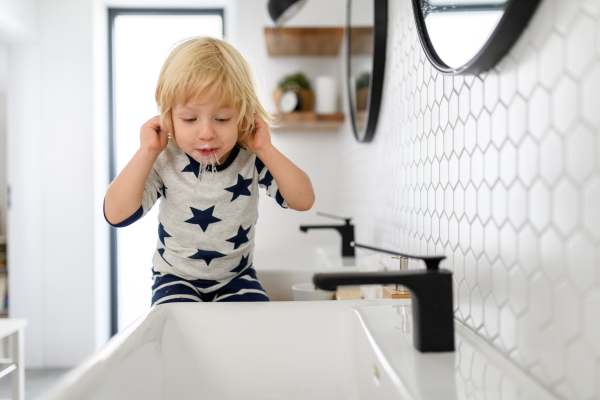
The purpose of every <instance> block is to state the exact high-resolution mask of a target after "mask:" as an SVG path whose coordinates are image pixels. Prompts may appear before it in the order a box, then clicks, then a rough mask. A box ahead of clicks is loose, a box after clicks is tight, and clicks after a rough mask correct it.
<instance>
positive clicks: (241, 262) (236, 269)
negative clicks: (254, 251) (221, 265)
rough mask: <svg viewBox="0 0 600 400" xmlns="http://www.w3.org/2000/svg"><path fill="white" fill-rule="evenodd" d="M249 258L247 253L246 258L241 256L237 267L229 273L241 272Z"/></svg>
mask: <svg viewBox="0 0 600 400" xmlns="http://www.w3.org/2000/svg"><path fill="white" fill-rule="evenodd" d="M249 258H250V253H248V255H247V256H246V257H244V256H242V260H241V261H240V263H239V265H238V266H237V267H235V268H234V269H232V270H231V271H229V272H235V273H238V272H242V270H243V269H244V268H245V267H246V266H247V265H248V259H249Z"/></svg>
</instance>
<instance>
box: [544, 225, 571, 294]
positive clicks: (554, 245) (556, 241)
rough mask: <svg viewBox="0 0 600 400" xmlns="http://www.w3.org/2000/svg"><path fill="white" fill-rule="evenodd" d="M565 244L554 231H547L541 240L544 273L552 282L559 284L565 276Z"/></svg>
mask: <svg viewBox="0 0 600 400" xmlns="http://www.w3.org/2000/svg"><path fill="white" fill-rule="evenodd" d="M564 253H565V252H564V244H563V241H562V238H561V237H560V235H559V234H558V232H556V231H555V230H554V229H549V230H547V231H545V232H544V233H543V234H542V236H541V238H540V263H541V266H542V272H543V273H544V274H545V275H546V277H547V278H548V280H549V281H550V282H558V281H560V280H561V279H562V278H563V277H564V275H565V270H564V268H565V262H566V260H565V257H564Z"/></svg>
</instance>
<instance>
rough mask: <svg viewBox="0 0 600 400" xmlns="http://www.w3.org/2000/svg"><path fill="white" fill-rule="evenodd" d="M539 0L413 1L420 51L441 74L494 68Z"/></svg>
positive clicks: (526, 22) (474, 71)
mask: <svg viewBox="0 0 600 400" xmlns="http://www.w3.org/2000/svg"><path fill="white" fill-rule="evenodd" d="M539 2H540V0H412V5H413V13H414V18H415V23H416V26H417V32H418V34H419V39H420V41H421V45H422V46H423V50H424V51H425V55H426V56H427V58H428V59H429V61H430V62H431V64H432V65H433V66H434V67H435V68H436V69H437V70H438V71H440V72H441V73H442V74H444V75H458V74H478V73H481V72H484V71H487V70H488V69H490V68H492V67H494V66H495V65H496V63H497V62H498V61H500V59H501V58H502V57H503V56H504V55H505V54H506V53H507V52H508V50H509V49H510V48H511V47H512V45H513V44H514V43H515V42H516V41H517V39H518V38H519V36H520V35H521V33H522V32H523V30H524V29H525V27H526V26H527V24H528V23H529V20H530V19H531V16H532V15H533V13H534V12H535V9H536V8H537V6H538V4H539Z"/></svg>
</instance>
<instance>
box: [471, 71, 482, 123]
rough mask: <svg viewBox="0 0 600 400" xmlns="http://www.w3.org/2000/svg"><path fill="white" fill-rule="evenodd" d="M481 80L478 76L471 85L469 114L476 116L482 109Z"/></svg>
mask: <svg viewBox="0 0 600 400" xmlns="http://www.w3.org/2000/svg"><path fill="white" fill-rule="evenodd" d="M483 101H484V100H483V82H482V81H481V79H479V77H477V78H475V80H474V81H473V85H472V86H471V106H470V110H471V114H472V115H473V117H475V118H477V117H478V116H479V113H480V112H481V110H482V109H483Z"/></svg>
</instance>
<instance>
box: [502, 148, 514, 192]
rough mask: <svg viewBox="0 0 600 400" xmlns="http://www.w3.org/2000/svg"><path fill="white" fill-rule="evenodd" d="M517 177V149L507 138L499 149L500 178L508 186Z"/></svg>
mask: <svg viewBox="0 0 600 400" xmlns="http://www.w3.org/2000/svg"><path fill="white" fill-rule="evenodd" d="M516 177H517V150H516V149H515V146H514V145H513V144H512V143H511V142H510V140H507V141H506V142H505V143H504V146H502V149H500V180H501V181H502V182H504V184H505V185H506V186H510V185H511V184H512V182H513V181H514V180H515V178H516Z"/></svg>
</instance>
